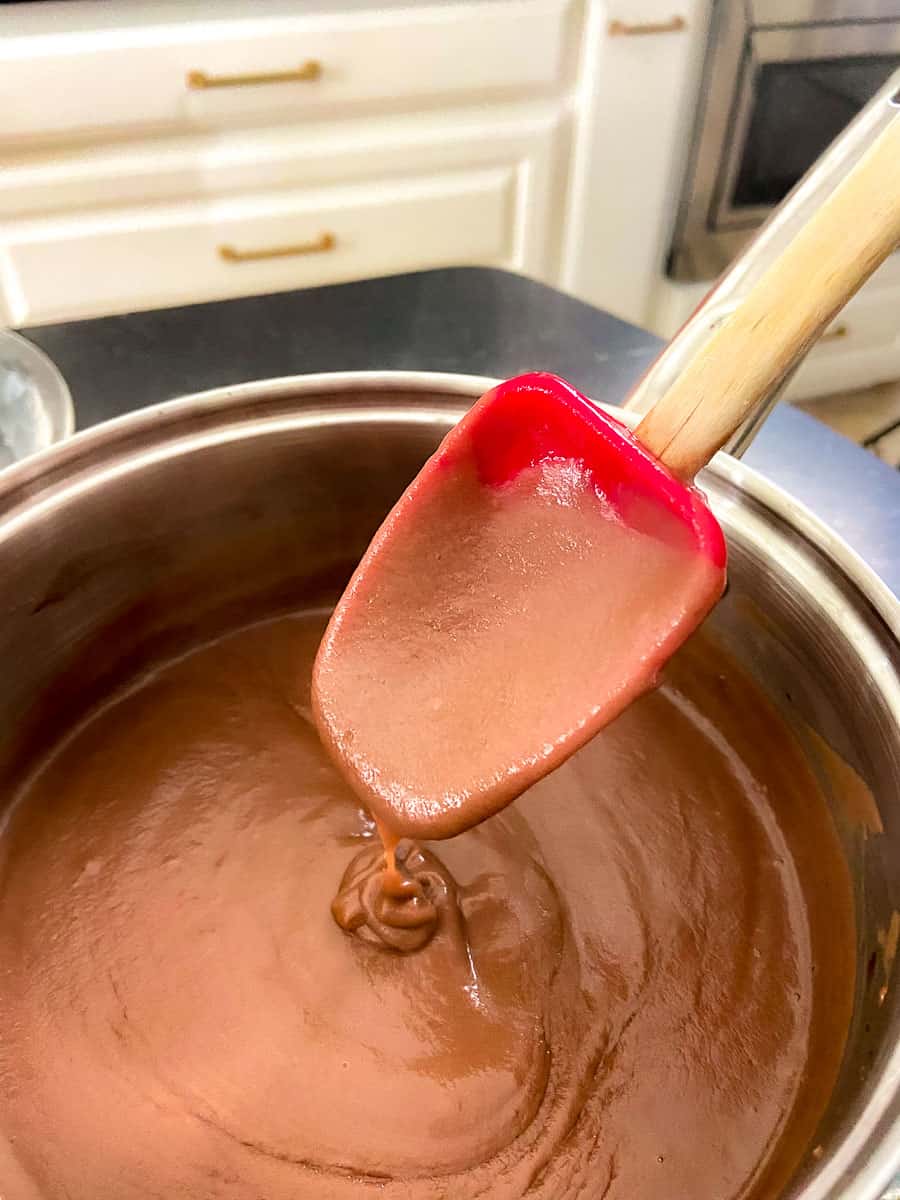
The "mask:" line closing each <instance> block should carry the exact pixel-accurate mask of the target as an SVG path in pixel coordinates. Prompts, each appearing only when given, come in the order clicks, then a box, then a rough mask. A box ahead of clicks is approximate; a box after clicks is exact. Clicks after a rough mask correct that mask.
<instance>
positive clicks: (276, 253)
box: [219, 233, 337, 263]
mask: <svg viewBox="0 0 900 1200" xmlns="http://www.w3.org/2000/svg"><path fill="white" fill-rule="evenodd" d="M335 246H337V238H336V237H335V236H334V234H333V233H320V234H319V236H318V237H317V238H314V239H313V241H311V242H295V243H294V244H293V245H290V246H264V247H263V248H262V249H261V250H238V249H237V247H236V246H229V245H227V244H226V245H224V246H220V247H219V258H221V259H223V260H224V261H225V262H228V263H242V262H256V261H258V260H259V259H261V258H290V257H291V255H293V254H326V253H327V252H328V251H329V250H333V249H334V248H335Z"/></svg>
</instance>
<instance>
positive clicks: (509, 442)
mask: <svg viewBox="0 0 900 1200" xmlns="http://www.w3.org/2000/svg"><path fill="white" fill-rule="evenodd" d="M898 243H900V118H898V119H896V120H895V121H894V122H893V124H892V125H891V126H889V127H888V128H887V129H886V130H885V132H884V133H883V134H882V135H881V138H880V139H879V141H878V142H876V143H875V145H874V146H873V147H872V148H871V150H870V151H869V152H868V154H867V155H866V157H865V158H864V159H862V160H861V161H860V163H859V164H858V165H857V166H856V167H855V168H854V169H853V171H852V172H851V173H850V174H849V175H848V177H847V178H846V180H845V181H844V182H843V184H842V185H841V186H840V187H839V188H838V189H837V191H836V192H835V193H834V194H833V195H832V197H831V198H830V199H829V200H828V201H827V202H826V203H825V205H824V206H823V207H822V208H821V209H820V210H819V212H818V213H817V214H816V215H815V216H814V218H813V219H812V220H811V221H810V223H809V224H808V225H807V226H806V227H805V228H804V229H803V230H802V231H801V233H800V234H799V235H798V236H797V237H796V238H795V239H794V241H793V242H792V243H791V245H790V246H789V247H788V249H787V251H786V252H785V253H784V254H783V255H782V257H781V258H780V259H779V260H778V261H777V262H776V263H775V264H774V265H773V266H772V267H771V268H770V269H769V271H768V272H767V273H766V274H765V275H764V276H763V277H762V278H761V279H760V281H759V282H758V284H757V285H756V286H755V287H754V288H753V290H752V291H751V292H750V294H749V295H748V296H747V298H746V300H745V301H744V302H743V304H742V305H741V306H740V308H739V309H737V310H736V311H735V312H734V313H733V314H732V315H731V316H730V317H729V318H728V320H726V321H725V322H724V323H723V325H722V326H721V327H720V328H719V329H718V331H717V332H716V333H715V335H714V336H713V337H712V338H711V340H710V341H709V342H708V343H707V345H706V346H705V347H704V349H703V351H702V352H701V354H700V355H698V357H697V358H696V359H695V360H693V361H692V362H691V363H690V364H689V365H688V367H687V369H686V370H685V371H684V372H683V374H682V375H681V376H680V377H679V379H678V381H677V382H676V384H675V385H674V387H673V388H672V389H671V390H670V392H669V393H668V394H667V395H666V396H665V398H664V399H663V400H662V401H661V402H660V403H659V404H658V405H657V406H656V408H655V409H654V410H653V411H652V412H651V413H650V414H649V415H648V416H647V417H646V418H645V419H644V421H643V422H642V423H641V425H640V426H639V427H638V429H637V431H636V433H635V434H634V435H633V434H631V433H630V432H629V431H628V429H627V428H626V427H625V426H623V425H622V424H621V423H620V422H619V421H617V420H616V419H615V418H613V417H611V416H608V415H606V414H605V413H604V412H602V411H601V410H600V409H599V408H598V407H597V406H596V405H595V404H594V403H593V402H592V401H590V400H589V399H587V398H586V397H584V396H582V395H580V394H579V393H578V392H576V391H575V389H574V388H571V387H570V386H569V385H568V384H566V383H564V382H563V381H562V380H560V379H557V378H555V377H553V376H548V375H525V376H522V377H521V378H519V379H513V380H511V381H509V382H508V383H504V384H501V385H500V386H498V387H496V388H494V389H493V390H492V391H490V392H488V393H487V395H485V396H484V397H483V398H482V399H481V400H480V401H479V402H478V403H477V404H476V405H475V406H474V407H473V408H472V410H471V411H470V412H469V413H468V414H467V415H466V416H465V417H464V418H463V420H462V421H461V422H460V423H459V424H458V425H457V426H456V428H455V429H453V430H452V431H451V432H450V433H449V434H448V435H447V437H446V438H445V439H444V441H443V442H442V444H441V446H440V447H439V448H438V450H437V452H436V453H435V454H434V456H433V457H432V458H431V459H429V461H428V462H427V463H426V465H425V466H424V467H423V469H422V471H421V472H420V473H419V475H418V476H417V478H416V479H415V480H414V482H413V483H412V484H411V485H410V487H409V488H408V489H407V491H406V492H405V493H404V494H403V496H402V497H401V498H400V500H399V501H398V503H397V505H396V506H395V507H394V509H393V510H392V512H391V513H390V514H389V516H388V517H387V519H386V520H385V522H384V524H383V525H382V527H381V529H380V530H379V532H378V533H377V534H376V536H375V538H374V540H373V541H372V544H371V546H370V547H369V549H368V551H367V552H366V554H365V557H364V558H363V560H362V562H361V563H360V565H359V567H358V568H357V570H356V572H355V574H354V576H353V578H352V579H351V581H350V584H349V586H348V588H347V590H346V592H345V593H344V596H343V598H342V599H341V601H340V603H339V604H338V606H337V608H336V609H335V612H334V615H333V617H332V620H331V623H330V625H329V627H328V629H327V631H326V634H325V637H324V639H323V641H322V645H321V648H320V651H319V655H318V658H317V661H316V667H315V672H314V681H313V702H314V707H315V711H316V717H317V721H318V724H319V728H320V731H321V733H322V736H323V737H324V739H325V741H326V743H327V744H328V745H329V747H330V749H331V751H332V753H333V754H334V756H335V758H336V760H337V762H338V764H339V765H340V767H341V769H342V771H343V772H344V773H345V775H346V776H347V777H348V779H349V780H350V781H351V783H352V784H353V785H354V787H355V788H356V789H357V791H358V793H359V794H360V795H361V796H362V797H363V798H364V799H365V800H366V802H367V804H368V805H369V807H370V808H371V810H372V812H373V813H374V814H375V816H376V818H378V820H379V823H380V824H381V825H382V827H383V828H384V829H386V830H387V831H388V832H390V833H392V834H395V835H403V836H415V837H426V838H439V837H447V836H451V835H453V834H455V833H458V832H460V831H461V830H462V829H465V828H466V827H468V826H470V825H472V824H474V823H475V822H477V821H479V820H481V819H482V818H484V817H485V816H487V815H489V814H490V813H493V812H496V811H497V810H498V809H500V808H502V807H503V806H504V805H505V804H507V803H508V802H509V801H510V800H512V799H513V798H514V797H515V796H517V795H518V794H520V793H521V792H522V791H523V790H524V789H525V788H526V787H528V785H529V784H531V783H532V782H534V781H535V780H536V779H538V778H539V777H540V776H542V775H544V774H546V773H547V772H548V771H550V770H551V769H552V768H553V767H555V766H556V765H557V764H559V763H560V762H562V761H563V760H564V759H565V758H566V757H567V756H568V755H570V754H571V753H572V752H573V751H574V750H576V749H577V748H578V747H579V746H581V745H582V744H583V743H584V742H585V741H587V739H588V738H590V737H591V736H592V735H593V734H595V733H596V732H597V731H598V730H599V729H600V728H601V727H602V726H603V725H605V724H606V723H607V722H609V721H610V720H612V719H613V718H614V717H615V716H616V715H617V714H618V713H620V712H621V711H622V709H623V708H624V707H625V706H626V705H627V704H628V703H629V702H630V701H631V700H632V699H633V698H635V697H636V696H637V695H639V694H640V693H641V692H642V691H644V690H645V689H646V688H647V687H649V686H651V685H652V683H653V681H654V679H655V677H656V675H657V672H658V671H659V669H660V667H661V666H662V664H663V663H664V662H665V661H666V659H667V658H668V657H669V656H670V655H671V654H672V653H673V652H674V651H675V650H676V649H677V648H678V646H680V645H681V643H682V642H683V641H684V640H685V638H686V637H687V636H688V634H689V633H690V632H691V631H692V630H693V629H694V628H695V627H696V626H697V624H698V623H699V622H700V621H701V620H702V619H703V617H704V616H705V615H706V614H707V613H708V611H709V610H710V608H711V607H712V606H713V605H714V604H715V602H716V600H717V599H718V598H719V596H720V594H721V592H722V589H723V586H724V582H725V545H724V539H723V537H722V533H721V531H720V529H719V526H718V524H717V522H716V520H715V518H714V517H713V515H712V513H711V512H710V511H709V509H708V508H707V507H706V505H705V503H704V501H703V498H702V496H701V495H700V493H699V492H698V491H696V490H695V489H694V488H693V486H692V483H691V481H692V479H693V477H694V475H695V473H696V472H697V471H698V470H699V469H700V467H702V466H703V464H704V463H706V462H707V461H708V460H709V458H710V457H711V456H712V455H713V453H714V452H715V451H716V449H718V447H719V446H721V445H722V444H723V442H724V441H725V440H726V438H727V437H728V436H729V435H730V434H731V433H732V432H733V431H734V429H735V428H737V426H738V425H739V424H740V422H741V421H742V420H743V419H744V418H745V417H746V415H747V414H748V413H749V411H750V410H751V409H752V408H753V407H754V406H755V405H757V404H758V403H760V401H761V400H762V399H764V398H765V397H766V396H767V395H768V394H769V393H770V392H771V390H772V388H773V387H774V386H776V385H777V383H778V382H779V380H780V379H781V378H783V376H784V375H785V373H786V372H787V371H788V370H789V369H790V367H791V366H792V364H793V363H794V362H795V361H796V360H797V358H798V356H799V355H800V354H802V352H803V351H804V350H805V349H806V348H807V346H808V345H809V343H810V342H811V341H812V340H814V339H815V337H816V336H818V334H819V333H820V332H821V331H822V330H823V329H824V328H825V326H826V325H827V324H828V323H829V322H830V321H831V320H832V318H833V317H834V315H835V314H836V312H837V311H838V310H839V309H840V307H841V306H842V305H843V304H844V303H845V302H846V301H847V299H849V297H850V296H851V295H852V294H853V293H854V292H855V291H856V289H857V288H858V287H859V286H860V285H861V283H863V282H864V280H865V279H866V278H867V277H868V276H869V275H870V274H871V273H872V271H873V270H874V269H875V267H876V266H877V265H878V264H879V263H880V262H881V261H882V260H883V259H884V258H885V257H886V256H887V255H888V254H889V253H890V252H891V251H892V250H893V249H895V248H896V247H897V245H898ZM652 752H653V750H652V747H650V746H648V753H649V754H652Z"/></svg>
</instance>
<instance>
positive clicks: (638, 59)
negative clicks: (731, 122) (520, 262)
mask: <svg viewBox="0 0 900 1200" xmlns="http://www.w3.org/2000/svg"><path fill="white" fill-rule="evenodd" d="M705 36H706V15H705V6H704V5H703V4H701V3H698V2H697V0H687V2H685V0H604V2H601V0H591V3H590V4H589V7H588V19H587V25H586V33H585V39H584V46H583V60H582V103H581V109H580V115H579V121H578V130H577V135H576V143H575V157H574V168H573V171H574V173H573V186H572V192H571V200H570V205H569V211H568V221H567V229H566V240H565V248H564V252H563V266H562V276H561V278H562V283H563V286H564V287H566V288H568V289H569V290H571V291H573V292H574V293H575V294H576V295H578V296H580V297H582V298H583V299H585V300H587V301H589V302H590V303H592V304H596V305H599V306H600V307H601V308H606V309H608V310H609V311H611V312H614V313H616V314H618V315H619V316H622V317H625V318H627V319H629V320H632V321H635V322H636V323H638V324H646V320H647V315H648V306H649V302H650V295H651V291H652V288H653V286H654V283H655V281H656V279H657V278H658V276H659V275H660V274H661V272H662V268H663V260H664V256H665V252H666V241H667V237H668V232H669V229H670V228H671V224H672V221H673V220H674V217H675V210H676V206H677V203H678V192H679V181H678V178H677V175H678V171H679V169H680V163H681V161H682V158H681V150H682V147H683V145H684V144H686V140H687V138H688V136H689V129H690V123H691V119H692V113H691V111H690V110H691V104H692V99H693V94H694V80H695V78H696V75H697V72H698V70H699V65H700V60H701V58H702V52H703V46H704V42H705Z"/></svg>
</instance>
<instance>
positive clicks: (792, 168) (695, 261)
mask: <svg viewBox="0 0 900 1200" xmlns="http://www.w3.org/2000/svg"><path fill="white" fill-rule="evenodd" d="M898 67H900V0H716V2H715V3H714V5H713V11H712V16H711V22H710V31H709V39H708V43H707V49H706V57H705V62H704V69H703V77H702V83H701V87H700V101H699V105H698V110H697V114H696V120H695V125H694V131H693V137H692V140H691V145H690V150H689V155H688V162H687V166H686V172H685V178H684V185H683V188H682V194H681V199H680V204H679V209H678V215H677V218H676V223H675V229H674V235H673V239H672V244H671V249H670V253H669V257H668V261H667V274H668V275H669V276H670V278H672V279H676V280H681V281H697V280H705V279H713V278H715V277H716V276H718V275H719V274H721V272H722V271H723V270H724V269H725V268H726V267H727V265H728V264H729V262H731V260H732V259H733V258H734V257H735V256H736V255H737V254H739V253H740V251H741V250H742V249H743V248H744V246H745V245H746V243H747V242H748V241H749V240H750V238H751V237H752V236H753V233H754V231H755V230H756V229H757V228H758V226H759V225H761V224H762V223H763V221H764V220H765V219H766V218H767V217H768V216H769V214H770V213H771V211H772V209H773V208H774V207H775V206H776V205H777V204H778V203H779V202H780V201H781V200H782V199H783V198H784V197H785V196H786V195H787V194H788V192H789V191H790V190H791V189H792V187H793V186H794V184H795V183H797V181H798V180H799V179H800V178H801V177H802V176H803V175H804V174H805V173H806V171H807V170H808V168H809V167H810V166H811V165H812V163H813V162H814V161H815V160H816V158H818V156H819V155H820V154H821V153H822V151H823V150H824V149H825V148H826V146H828V145H829V143H830V142H831V141H833V139H834V138H835V137H837V136H838V134H839V133H840V132H841V131H842V130H843V129H844V127H845V126H846V125H847V124H848V123H849V122H850V121H851V120H852V119H853V117H854V116H856V114H857V113H858V112H859V111H860V109H862V108H863V106H864V105H865V104H866V103H867V102H868V101H869V100H870V99H871V98H872V96H873V95H874V94H875V92H877V91H878V89H879V88H880V87H881V86H882V85H883V84H884V82H885V80H887V79H888V77H889V76H890V75H891V73H892V72H893V71H895V70H897V68H898Z"/></svg>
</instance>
